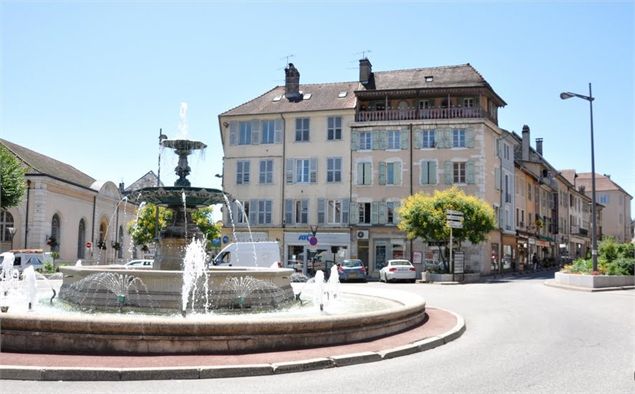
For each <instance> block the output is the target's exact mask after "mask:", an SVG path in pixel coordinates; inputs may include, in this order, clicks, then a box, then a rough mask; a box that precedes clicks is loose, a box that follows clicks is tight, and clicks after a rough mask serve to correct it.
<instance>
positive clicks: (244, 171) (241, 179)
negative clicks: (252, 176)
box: [236, 160, 249, 185]
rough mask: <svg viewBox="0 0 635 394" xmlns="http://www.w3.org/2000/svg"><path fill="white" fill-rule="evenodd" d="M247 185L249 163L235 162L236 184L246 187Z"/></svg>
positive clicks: (245, 161)
mask: <svg viewBox="0 0 635 394" xmlns="http://www.w3.org/2000/svg"><path fill="white" fill-rule="evenodd" d="M248 183H249V161H247V160H239V161H237V162H236V184H237V185H246V184H248Z"/></svg>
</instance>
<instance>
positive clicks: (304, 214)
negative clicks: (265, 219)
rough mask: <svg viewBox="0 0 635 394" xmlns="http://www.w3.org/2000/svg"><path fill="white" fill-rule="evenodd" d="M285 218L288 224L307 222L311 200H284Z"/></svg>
mask: <svg viewBox="0 0 635 394" xmlns="http://www.w3.org/2000/svg"><path fill="white" fill-rule="evenodd" d="M284 220H285V222H286V224H288V225H292V224H307V223H308V222H309V200H307V199H303V200H292V199H286V200H284Z"/></svg>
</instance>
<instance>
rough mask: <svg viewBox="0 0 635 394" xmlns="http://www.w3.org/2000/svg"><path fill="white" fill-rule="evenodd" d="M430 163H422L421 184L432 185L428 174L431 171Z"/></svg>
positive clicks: (423, 161)
mask: <svg viewBox="0 0 635 394" xmlns="http://www.w3.org/2000/svg"><path fill="white" fill-rule="evenodd" d="M430 163H431V162H429V161H425V160H422V161H421V178H420V179H421V184H422V185H427V184H429V183H430V177H429V176H428V173H429V171H430Z"/></svg>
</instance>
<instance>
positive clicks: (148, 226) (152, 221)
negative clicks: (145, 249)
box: [128, 204, 172, 245]
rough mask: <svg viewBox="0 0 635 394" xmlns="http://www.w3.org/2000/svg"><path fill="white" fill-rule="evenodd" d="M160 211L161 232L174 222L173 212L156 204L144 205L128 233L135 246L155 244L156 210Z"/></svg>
mask: <svg viewBox="0 0 635 394" xmlns="http://www.w3.org/2000/svg"><path fill="white" fill-rule="evenodd" d="M157 209H158V210H159V231H161V230H163V229H165V228H166V227H167V226H168V224H169V223H170V222H171V221H172V211H170V210H169V209H167V208H164V207H157V206H156V205H154V204H147V205H144V206H143V207H142V208H141V210H140V211H139V213H138V216H137V220H136V221H132V222H130V224H129V225H128V233H129V234H130V236H131V237H132V242H134V244H135V245H148V244H150V243H152V242H154V235H155V231H156V210H157Z"/></svg>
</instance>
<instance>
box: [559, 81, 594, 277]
mask: <svg viewBox="0 0 635 394" xmlns="http://www.w3.org/2000/svg"><path fill="white" fill-rule="evenodd" d="M571 97H577V98H581V99H582V100H586V101H588V102H589V111H590V114H591V200H592V201H591V215H592V218H591V220H592V227H593V228H592V230H591V231H592V232H591V261H592V262H593V271H597V270H598V240H597V223H596V221H597V218H596V215H595V201H596V200H595V154H594V150H593V100H595V97H593V94H592V93H591V82H589V95H588V96H585V95H582V94H577V93H571V92H562V93H560V98H561V99H562V100H566V99H570V98H571Z"/></svg>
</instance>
